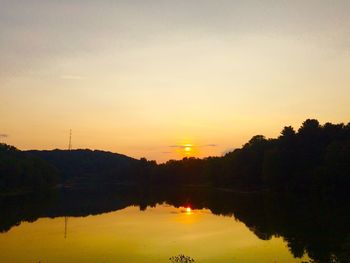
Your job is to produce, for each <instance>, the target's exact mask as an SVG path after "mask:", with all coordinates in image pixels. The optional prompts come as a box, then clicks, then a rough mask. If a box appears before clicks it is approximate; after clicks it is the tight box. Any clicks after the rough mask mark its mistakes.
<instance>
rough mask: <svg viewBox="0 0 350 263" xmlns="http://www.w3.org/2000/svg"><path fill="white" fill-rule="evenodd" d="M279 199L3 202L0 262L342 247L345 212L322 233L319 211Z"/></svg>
mask: <svg viewBox="0 0 350 263" xmlns="http://www.w3.org/2000/svg"><path fill="white" fill-rule="evenodd" d="M277 200H278V201H277ZM280 200H281V198H280V197H279V198H277V199H275V198H271V197H270V196H269V197H266V196H261V195H233V194H230V193H224V192H216V191H206V190H194V189H187V190H178V189H172V190H166V191H161V190H152V191H150V192H148V193H145V192H139V191H138V190H135V189H134V190H130V189H119V190H113V191H105V190H103V191H97V192H96V191H93V192H90V191H88V192H86V191H83V192H81V191H78V192H77V191H73V192H65V193H58V194H55V195H49V196H40V197H37V196H35V197H16V198H6V199H2V200H1V202H0V206H1V207H0V208H1V212H2V213H1V217H0V231H1V232H0V262H2V263H6V262H11V263H12V262H26V263H27V262H33V263H34V262H41V263H46V262H50V263H55V262H77V263H78V262H84V263H87V262H91V263H97V262H101V263H102V262H106V263H107V262H111V263H112V262H113V263H116V262H120V263H125V262H170V261H169V257H171V256H174V255H178V254H180V253H183V254H185V255H188V256H191V257H192V258H194V259H195V260H196V261H195V262H259V263H262V262H271V263H273V262H283V263H288V262H302V260H307V259H308V256H307V254H310V253H311V254H312V256H313V257H315V258H317V257H318V258H321V257H324V258H325V257H329V255H333V254H334V253H335V252H333V251H336V253H338V252H339V251H338V250H337V249H338V247H344V244H345V245H346V244H347V243H346V242H345V243H344V242H342V243H341V244H338V243H339V240H343V239H344V237H345V240H346V238H347V237H349V235H348V233H349V231H348V230H347V228H344V229H342V228H341V226H342V224H343V220H344V225H345V224H348V223H345V222H348V221H347V220H348V217H346V216H345V215H347V214H348V212H347V213H346V214H345V215H344V216H345V218H344V219H339V220H338V221H337V222H335V223H336V227H337V228H338V231H340V233H339V234H337V233H336V232H335V231H334V232H333V233H329V232H330V229H328V228H326V227H327V225H322V228H320V227H321V226H320V225H319V226H318V224H319V223H323V222H324V221H323V219H320V215H321V214H318V215H315V211H313V212H312V213H311V214H308V213H307V211H308V210H309V209H308V207H298V210H295V208H296V207H295V204H298V203H299V202H300V200H299V201H295V202H294V201H293V202H291V203H288V204H287V203H286V201H283V204H284V206H282V205H280V204H282V203H279V201H280ZM276 202H277V203H276ZM293 205H294V207H293ZM313 205H314V204H313ZM189 206H191V207H192V210H191V211H187V209H186V208H187V207H189ZM285 206H288V207H289V208H288V209H287V210H286V208H285ZM318 210H319V209H318ZM327 211H328V212H327V215H328V216H327V217H328V219H327V220H328V221H329V212H330V211H329V210H327ZM337 212H339V210H337ZM279 213H280V214H279ZM288 213H290V214H288ZM301 215H304V217H301ZM313 216H317V218H319V219H315V218H316V217H313ZM332 225H333V224H332ZM344 232H345V233H344ZM329 235H330V237H332V238H333V239H332V240H328V239H326V238H325V237H329ZM337 239H339V240H337ZM337 242H338V243H337ZM332 246H334V247H332ZM339 253H343V252H342V251H341V252H339ZM324 262H326V261H324Z"/></svg>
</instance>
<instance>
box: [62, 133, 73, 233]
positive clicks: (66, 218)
mask: <svg viewBox="0 0 350 263" xmlns="http://www.w3.org/2000/svg"><path fill="white" fill-rule="evenodd" d="M70 150H72V129H70V130H69V144H68V151H70ZM67 226H68V217H67V216H65V217H64V239H66V238H67Z"/></svg>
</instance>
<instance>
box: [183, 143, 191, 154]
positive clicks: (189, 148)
mask: <svg viewBox="0 0 350 263" xmlns="http://www.w3.org/2000/svg"><path fill="white" fill-rule="evenodd" d="M184 151H185V152H186V153H189V152H190V151H192V144H185V145H184Z"/></svg>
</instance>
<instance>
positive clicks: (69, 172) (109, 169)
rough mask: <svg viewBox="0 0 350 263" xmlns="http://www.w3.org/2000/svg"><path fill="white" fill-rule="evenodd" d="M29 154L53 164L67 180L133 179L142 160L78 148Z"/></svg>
mask: <svg viewBox="0 0 350 263" xmlns="http://www.w3.org/2000/svg"><path fill="white" fill-rule="evenodd" d="M27 152H28V153H30V154H32V155H34V156H37V157H39V158H41V159H43V160H45V161H46V162H48V163H50V164H51V165H53V166H54V167H55V168H56V169H57V170H58V172H59V174H60V175H61V176H62V179H63V181H67V180H69V181H70V182H74V183H77V182H78V181H84V183H86V182H101V180H106V179H108V182H113V181H118V182H121V181H130V180H131V178H130V175H131V174H132V173H133V171H134V170H135V167H137V164H138V162H139V161H138V160H137V159H134V158H132V157H128V156H126V155H123V154H118V153H112V152H109V151H100V150H90V149H77V150H59V149H55V150H43V151H39V150H31V151H27Z"/></svg>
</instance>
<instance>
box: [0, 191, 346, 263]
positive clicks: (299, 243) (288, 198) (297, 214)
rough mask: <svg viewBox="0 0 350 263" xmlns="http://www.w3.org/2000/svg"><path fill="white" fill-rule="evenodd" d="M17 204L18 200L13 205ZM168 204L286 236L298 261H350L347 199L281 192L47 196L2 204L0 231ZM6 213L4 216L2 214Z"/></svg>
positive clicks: (262, 235)
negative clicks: (203, 210)
mask: <svg viewBox="0 0 350 263" xmlns="http://www.w3.org/2000/svg"><path fill="white" fill-rule="evenodd" d="M15 199H16V200H15ZM163 202H166V203H168V204H171V205H173V206H175V207H179V206H184V205H187V204H191V206H192V207H193V208H194V209H201V208H208V209H210V210H211V211H212V213H213V214H216V215H224V216H234V217H235V218H236V219H237V220H239V221H241V222H243V223H244V224H245V225H246V226H247V227H248V228H249V229H250V230H251V231H252V232H254V233H255V234H256V235H257V236H258V237H259V238H261V239H264V240H268V239H270V238H271V237H272V236H280V237H282V238H283V239H284V240H285V241H286V242H287V244H288V247H289V249H290V251H291V252H292V253H293V255H294V256H296V257H300V256H302V255H303V254H304V252H307V253H308V254H309V256H310V257H311V258H312V259H313V260H314V262H322V263H323V262H331V260H335V259H337V260H338V261H339V262H350V261H349V255H350V230H349V227H348V222H350V213H349V211H350V210H349V208H350V207H349V206H350V202H349V201H348V199H344V198H339V197H334V198H333V199H324V198H323V199H322V198H319V197H312V196H308V195H305V194H303V195H301V194H299V195H286V194H281V193H279V194H277V193H263V194H235V193H232V192H223V191H215V190H208V189H206V188H194V187H192V188H145V189H137V188H118V189H101V190H97V189H95V190H93V191H88V190H80V191H72V190H71V191H66V192H64V193H63V194H58V195H56V196H52V197H51V198H47V197H32V198H29V197H24V196H22V197H17V198H13V197H12V198H7V199H6V200H4V199H2V201H0V209H1V211H2V215H6V217H3V216H1V217H0V230H1V231H8V230H9V229H10V228H11V227H12V226H14V225H18V224H19V223H20V222H21V221H35V220H36V219H37V218H40V217H58V216H87V215H93V214H100V213H104V212H110V211H115V210H119V209H123V208H125V207H128V206H130V205H137V206H139V207H140V209H141V210H144V209H147V207H149V206H152V207H153V206H155V205H156V204H160V203H163ZM3 211H4V212H5V213H3Z"/></svg>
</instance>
